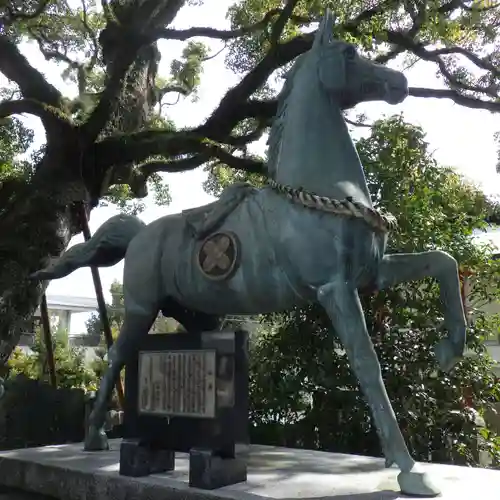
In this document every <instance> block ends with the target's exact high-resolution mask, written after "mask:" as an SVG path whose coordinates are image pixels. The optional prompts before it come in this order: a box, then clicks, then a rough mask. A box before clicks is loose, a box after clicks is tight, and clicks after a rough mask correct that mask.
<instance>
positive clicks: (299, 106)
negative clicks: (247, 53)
mask: <svg viewBox="0 0 500 500" xmlns="http://www.w3.org/2000/svg"><path fill="white" fill-rule="evenodd" d="M301 87H302V86H301ZM311 87H312V88H311ZM306 88H307V92H305V93H303V92H302V93H300V91H301V90H302V89H301V88H300V87H299V88H297V89H294V90H293V91H292V95H290V97H289V98H290V103H289V104H288V105H287V112H286V116H283V117H282V120H283V129H282V137H281V144H280V146H279V147H280V151H279V155H278V157H277V158H276V160H277V161H276V166H275V169H274V179H275V180H276V182H278V183H280V184H286V185H288V186H291V187H294V188H303V189H305V190H307V191H310V192H312V193H315V194H318V195H320V196H329V197H331V198H337V199H343V198H345V197H347V196H351V197H352V198H354V199H355V200H356V201H359V202H361V203H363V204H365V205H366V206H370V207H371V206H372V203H371V199H370V194H369V191H368V186H367V184H366V179H365V175H364V172H363V166H362V165H361V161H360V159H359V156H358V152H357V151H356V148H355V146H354V143H353V141H352V139H351V137H350V135H349V131H348V129H347V125H346V123H345V120H344V118H343V116H342V111H341V110H340V107H339V106H338V105H336V103H334V102H332V101H331V100H330V99H329V98H328V96H327V95H326V94H325V93H324V92H323V91H322V90H321V89H320V88H319V86H314V85H309V87H306ZM294 94H295V95H294Z"/></svg>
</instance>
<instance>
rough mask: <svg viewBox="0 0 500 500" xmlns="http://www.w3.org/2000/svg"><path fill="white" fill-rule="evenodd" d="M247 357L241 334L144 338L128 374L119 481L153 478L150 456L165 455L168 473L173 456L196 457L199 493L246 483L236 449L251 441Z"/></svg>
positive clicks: (193, 475)
mask: <svg viewBox="0 0 500 500" xmlns="http://www.w3.org/2000/svg"><path fill="white" fill-rule="evenodd" d="M247 352H248V336H247V334H246V332H243V331H236V332H209V333H182V334H165V335H162V334H155V335H149V336H147V337H145V338H144V340H143V343H142V345H141V346H140V348H139V351H138V354H137V356H136V357H135V358H134V359H132V360H131V361H130V362H129V364H128V365H127V366H126V380H125V409H124V410H125V412H124V431H125V436H126V439H127V440H126V441H125V442H124V443H123V445H122V447H121V458H120V464H121V465H120V474H122V475H128V476H145V475H148V474H152V473H153V472H151V471H150V465H151V463H153V462H154V461H155V460H157V456H158V455H157V454H156V455H155V454H154V453H153V451H152V450H155V453H159V450H163V451H164V457H165V462H163V461H162V460H160V465H159V466H160V467H168V469H163V470H174V468H175V463H174V459H173V453H174V452H175V451H177V452H186V453H190V480H189V484H190V485H191V486H193V487H197V488H201V489H210V490H212V489H216V488H220V487H222V486H227V485H230V484H235V483H238V482H242V481H246V477H247V462H246V458H245V457H243V456H241V455H238V454H237V453H236V448H237V447H238V446H240V445H248V441H249V440H248V359H247ZM145 443H148V445H147V446H146V445H145ZM148 471H150V472H148Z"/></svg>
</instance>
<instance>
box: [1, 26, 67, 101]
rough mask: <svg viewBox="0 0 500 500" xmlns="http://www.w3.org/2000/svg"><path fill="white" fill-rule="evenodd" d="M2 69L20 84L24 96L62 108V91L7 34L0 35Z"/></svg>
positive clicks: (7, 75)
mask: <svg viewBox="0 0 500 500" xmlns="http://www.w3.org/2000/svg"><path fill="white" fill-rule="evenodd" d="M0 71H1V72H2V73H3V74H4V75H5V77H6V78H8V79H9V80H12V81H14V82H15V83H17V85H18V86H19V88H20V90H21V93H22V95H23V97H25V98H27V99H35V100H37V101H40V102H43V103H45V104H48V105H50V106H53V107H56V108H60V107H61V103H62V96H61V93H60V92H59V91H58V90H57V89H56V88H55V87H54V86H53V85H51V84H50V83H48V82H47V80H46V79H45V77H44V76H43V75H42V74H41V73H40V72H39V71H38V70H36V69H35V68H33V66H31V65H30V64H29V63H28V60H27V59H26V58H25V57H24V56H23V55H22V54H21V52H20V51H19V49H18V48H17V46H16V45H15V44H14V43H13V42H11V41H10V40H9V39H8V38H7V37H6V36H5V35H0Z"/></svg>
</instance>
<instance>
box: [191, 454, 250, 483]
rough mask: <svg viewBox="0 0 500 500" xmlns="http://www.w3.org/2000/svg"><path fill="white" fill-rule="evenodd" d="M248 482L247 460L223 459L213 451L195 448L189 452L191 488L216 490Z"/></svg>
mask: <svg viewBox="0 0 500 500" xmlns="http://www.w3.org/2000/svg"><path fill="white" fill-rule="evenodd" d="M246 480H247V460H246V458H243V457H236V458H221V457H220V456H217V455H214V454H213V452H212V451H211V450H202V449H196V448H193V449H192V450H191V451H190V452H189V486H190V487H192V488H199V489H202V490H215V489H217V488H222V487H223V486H229V485H231V484H236V483H242V482H244V481H246Z"/></svg>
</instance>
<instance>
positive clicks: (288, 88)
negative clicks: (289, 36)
mask: <svg viewBox="0 0 500 500" xmlns="http://www.w3.org/2000/svg"><path fill="white" fill-rule="evenodd" d="M305 55H306V54H301V55H300V56H299V57H297V59H296V60H295V62H294V64H293V66H292V68H291V69H290V71H288V73H287V74H286V75H285V83H284V84H283V88H282V89H281V92H280V93H279V94H278V109H277V111H276V116H275V117H274V120H273V124H272V125H271V130H270V131H269V138H268V139H267V145H268V150H267V170H268V174H269V175H270V176H271V177H273V176H274V174H275V172H276V165H277V162H278V158H279V152H280V144H281V138H282V135H283V127H284V124H285V121H286V109H287V104H288V98H289V97H290V94H291V92H292V89H293V80H294V77H295V74H296V73H297V71H298V70H299V69H300V68H301V66H302V63H303V61H304V56H305Z"/></svg>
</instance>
